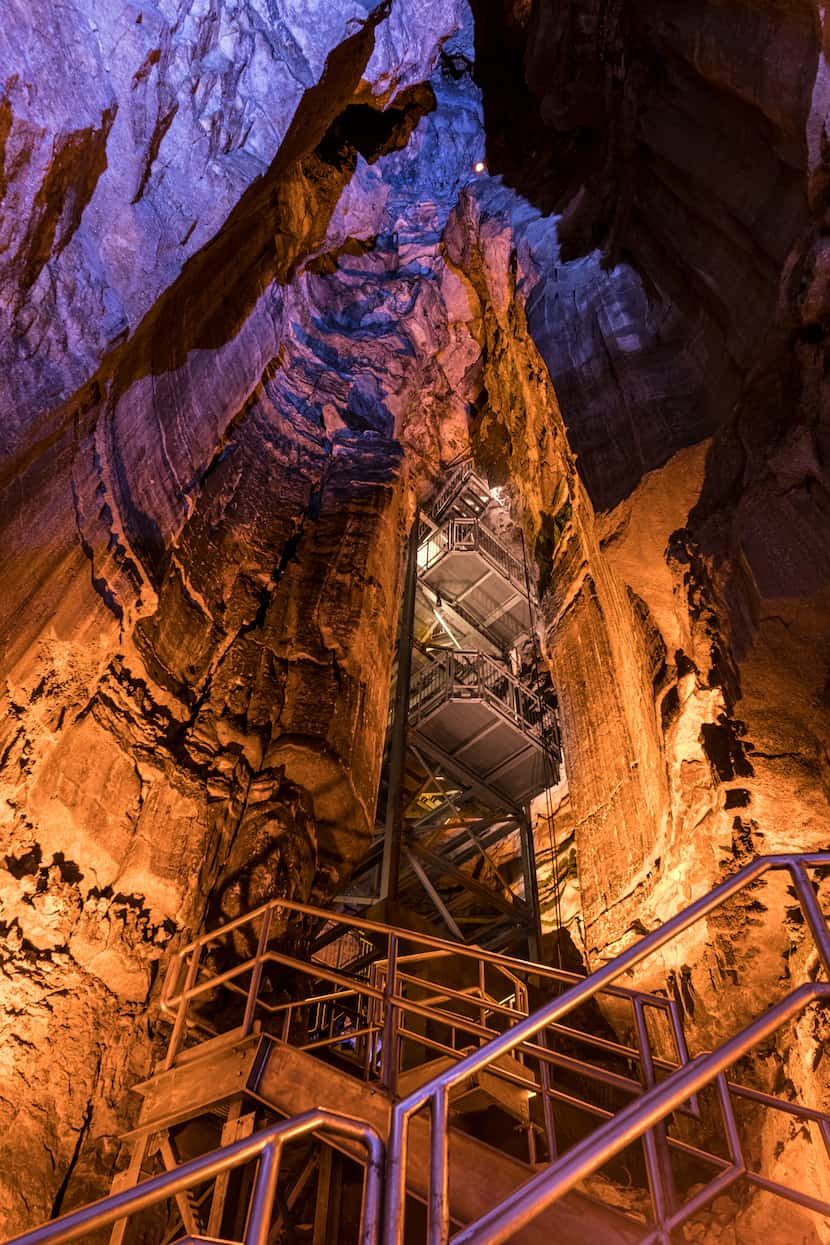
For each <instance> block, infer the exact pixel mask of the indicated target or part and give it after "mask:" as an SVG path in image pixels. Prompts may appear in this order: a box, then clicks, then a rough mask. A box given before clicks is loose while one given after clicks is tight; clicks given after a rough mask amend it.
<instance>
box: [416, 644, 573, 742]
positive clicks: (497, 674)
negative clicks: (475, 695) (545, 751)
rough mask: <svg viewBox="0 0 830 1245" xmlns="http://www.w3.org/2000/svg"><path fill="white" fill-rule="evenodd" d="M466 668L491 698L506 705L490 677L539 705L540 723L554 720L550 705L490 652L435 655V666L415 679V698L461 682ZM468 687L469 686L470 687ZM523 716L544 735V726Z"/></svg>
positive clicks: (445, 652)
mask: <svg viewBox="0 0 830 1245" xmlns="http://www.w3.org/2000/svg"><path fill="white" fill-rule="evenodd" d="M464 669H466V670H472V671H474V672H475V673H476V675H477V676H478V681H479V683H480V684H481V685H483V687H484V690H485V691H487V692H489V693H490V695H491V697H492V698H493V699H494V700H496V701H497V702H499V703H506V696H501V695H498V694H497V693H496V692H495V691H494V690H493V688H492V687H491V686H490V685H489V684H488V683H487V677H488V675H489V677H490V678H491V679H494V680H497V681H500V682H501V681H503V682H504V686H505V692H506V689H507V687H508V686H510V687H512V688H513V691H514V693H515V694H516V696H517V697H523V698H524V701H525V703H532V704H533V705H535V707H536V712H537V713H538V715H539V718H540V722H543V721H544V720H546V719H547V718H553V716H554V709H553V707H552V706H551V705H548V704H546V702H545V701H544V700H543V698H542V697H541V696H540V695H539V693H538V692H534V691H533V690H532V688H530V687H528V686H527V684H526V683H523V682H522V680H521V679H519V678H517V677H516V675H514V674H513V673H512V671H510V670H508V669H507V668H506V667H505V666H503V665H501V664H499V662H497V661H495V660H494V659H493V658H492V657H490V656H488V654H487V653H482V652H479V651H478V650H477V649H445V650H442V651H440V652H437V653H434V654H433V661H432V663H431V664H430V665H429V666H425V667H424V669H423V670H421V671H420V672H419V673H418V674H417V675H416V676H415V678H414V679H413V680H412V689H411V699H412V700H417V697H418V695H419V693H420V692H421V691H422V690H423V688H424V687H426V686H428V685H430V684H434V686H435V688H436V691H438V690H439V688H440V686H441V685H442V683H445V682H447V681H448V680H449V682H458V680H457V679H456V678H455V673H456V671H460V670H464ZM439 672H440V673H439ZM464 686H465V687H467V685H464ZM519 716H520V717H521V718H522V719H523V721H524V722H525V724H526V725H527V728H528V729H529V730H530V731H533V732H537V733H539V734H543V732H542V731H541V728H540V726H539V725H537V724H536V723H533V722H530V720H529V719H527V716H526V714H520V715H519Z"/></svg>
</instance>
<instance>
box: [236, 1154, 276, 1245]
mask: <svg viewBox="0 0 830 1245" xmlns="http://www.w3.org/2000/svg"><path fill="white" fill-rule="evenodd" d="M281 1150H282V1146H281V1144H280V1142H279V1141H273V1142H271V1144H270V1145H269V1146H267V1147H266V1148H265V1149H264V1150H263V1151H262V1155H261V1157H260V1160H259V1169H258V1171H257V1174H256V1181H255V1182H254V1189H253V1193H252V1195H251V1213H250V1214H249V1216H248V1226H247V1228H246V1229H245V1245H268V1234H269V1231H270V1228H271V1211H272V1209H273V1206H274V1197H275V1196H276V1192H277V1178H278V1176H279V1171H280V1152H281Z"/></svg>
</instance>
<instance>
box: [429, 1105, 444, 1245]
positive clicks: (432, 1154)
mask: <svg viewBox="0 0 830 1245" xmlns="http://www.w3.org/2000/svg"><path fill="white" fill-rule="evenodd" d="M448 1104H449V1089H448V1088H447V1086H445V1085H439V1086H438V1087H437V1088H436V1090H435V1092H434V1093H433V1095H432V1097H431V1098H430V1126H431V1135H430V1147H429V1226H428V1235H427V1241H428V1245H446V1242H447V1240H448V1239H449V1232H450V1199H449V1176H450V1174H449V1162H448V1160H449V1137H448V1131H447V1116H448Z"/></svg>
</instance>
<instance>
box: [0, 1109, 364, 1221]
mask: <svg viewBox="0 0 830 1245" xmlns="http://www.w3.org/2000/svg"><path fill="white" fill-rule="evenodd" d="M318 1131H325V1132H328V1133H332V1134H334V1135H336V1136H343V1137H348V1138H349V1139H351V1140H354V1141H359V1142H362V1143H363V1144H364V1145H365V1146H366V1151H367V1173H368V1174H367V1179H369V1180H371V1182H372V1185H373V1187H374V1191H375V1192H374V1194H373V1199H372V1200H374V1201H375V1206H374V1208H373V1209H374V1212H375V1213H376V1212H377V1201H378V1193H379V1182H380V1179H381V1176H382V1170H383V1156H384V1146H383V1142H382V1141H381V1139H380V1137H379V1135H378V1133H377V1131H376V1130H375V1129H374V1128H373V1127H372V1125H371V1124H368V1123H367V1122H366V1121H365V1120H358V1119H354V1118H352V1117H350V1116H345V1115H337V1114H336V1113H335V1112H333V1111H325V1110H320V1109H315V1110H313V1111H307V1112H305V1113H304V1114H303V1115H299V1116H296V1117H295V1118H294V1119H290V1120H284V1121H282V1122H281V1123H279V1124H273V1125H271V1127H270V1128H266V1129H263V1131H262V1132H259V1133H254V1134H253V1136H251V1137H247V1138H243V1139H242V1140H240V1141H235V1142H232V1143H231V1144H230V1145H228V1146H223V1147H222V1149H220V1150H211V1151H210V1152H209V1153H208V1154H204V1155H201V1156H200V1157H199V1158H195V1159H191V1160H190V1162H188V1163H183V1164H181V1166H179V1167H175V1168H173V1169H172V1170H171V1171H166V1172H162V1173H161V1174H160V1175H158V1176H152V1177H150V1179H149V1180H143V1181H142V1182H141V1183H140V1184H138V1185H136V1186H135V1187H134V1188H132V1189H123V1190H121V1192H119V1193H112V1194H110V1196H109V1197H105V1198H101V1199H99V1201H97V1202H92V1203H90V1204H89V1205H88V1206H84V1207H82V1208H81V1209H79V1210H74V1211H70V1212H69V1213H68V1214H66V1215H61V1216H60V1218H59V1219H53V1220H51V1221H50V1222H49V1223H45V1224H43V1225H42V1226H41V1227H39V1228H35V1229H33V1230H32V1231H30V1232H24V1233H23V1234H22V1235H20V1236H15V1237H13V1238H12V1240H10V1241H8V1242H7V1245H47V1243H49V1245H63V1243H64V1242H68V1241H76V1240H78V1238H79V1237H81V1236H85V1235H86V1234H87V1233H88V1232H90V1231H91V1230H92V1229H93V1228H103V1227H106V1225H107V1224H111V1223H117V1222H118V1220H119V1219H124V1218H126V1217H127V1216H128V1215H131V1214H136V1213H137V1212H138V1211H141V1210H146V1209H147V1208H148V1207H150V1206H154V1205H156V1203H158V1202H163V1201H166V1200H167V1199H168V1198H170V1197H173V1196H174V1195H175V1194H177V1193H182V1192H184V1191H185V1190H186V1189H189V1188H192V1186H193V1185H194V1184H200V1183H202V1182H203V1181H207V1180H210V1179H213V1178H214V1177H215V1176H218V1175H220V1174H221V1173H222V1172H225V1171H228V1170H230V1169H231V1168H233V1167H239V1166H241V1165H242V1164H243V1163H248V1162H250V1161H251V1160H252V1159H255V1158H258V1157H260V1156H261V1155H262V1154H264V1152H265V1151H266V1150H269V1149H271V1148H273V1147H278V1146H281V1145H284V1144H285V1143H286V1142H288V1141H291V1140H293V1139H295V1138H297V1137H302V1136H305V1135H306V1134H307V1133H312V1132H318ZM271 1195H272V1197H273V1190H272V1191H271ZM266 1209H267V1208H266ZM251 1218H252V1219H253V1218H254V1216H253V1215H252V1216H251ZM261 1218H262V1216H260V1219H261ZM265 1218H266V1226H267V1216H266V1217H265ZM376 1228H377V1224H374V1225H371V1228H370V1234H371V1236H372V1237H373V1238H374V1235H375V1232H376ZM248 1240H252V1237H251V1236H250V1234H249V1233H247V1232H246V1241H248Z"/></svg>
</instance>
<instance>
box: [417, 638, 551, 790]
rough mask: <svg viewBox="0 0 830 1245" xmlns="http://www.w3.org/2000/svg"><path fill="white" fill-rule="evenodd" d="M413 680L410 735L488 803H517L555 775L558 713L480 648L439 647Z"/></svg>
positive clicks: (443, 768)
mask: <svg viewBox="0 0 830 1245" xmlns="http://www.w3.org/2000/svg"><path fill="white" fill-rule="evenodd" d="M434 657H435V659H434V660H433V661H432V662H431V663H430V664H429V665H428V666H427V667H425V668H424V669H422V670H421V671H420V672H419V673H418V674H417V675H416V677H415V678H414V679H413V682H412V687H411V691H410V698H409V728H410V733H411V738H412V742H413V743H416V744H417V745H418V746H419V747H420V748H423V750H424V751H425V753H427V754H429V755H430V756H431V757H432V758H433V759H434V760H436V761H438V762H439V763H440V766H441V768H442V770H443V771H444V772H445V773H447V774H448V776H451V777H453V778H455V779H457V780H458V782H459V783H461V784H462V785H463V786H465V787H467V788H472V789H473V790H475V791H476V793H477V794H478V795H479V796H480V797H481V798H483V799H484V800H485V801H488V802H489V803H491V804H493V803H496V804H498V803H499V802H501V803H502V804H506V805H507V806H508V807H510V808H516V807H521V806H522V805H524V804H526V803H527V802H528V801H529V800H531V799H532V798H533V796H535V795H538V794H539V792H540V791H544V789H545V788H546V787H552V786H555V784H556V782H557V781H558V777H559V742H558V727H557V723H556V714H555V711H554V709H553V707H552V706H551V705H549V704H547V703H546V702H545V701H544V700H543V699H542V698H541V697H540V696H537V695H536V693H535V692H532V691H530V690H529V689H528V688H527V687H525V685H524V684H523V683H521V682H520V681H519V680H518V679H516V678H514V677H513V675H511V674H510V673H509V672H508V671H507V670H506V669H505V667H504V666H502V665H500V664H499V663H497V662H495V661H493V660H492V659H491V658H489V657H487V656H486V655H485V654H484V653H480V652H461V651H446V650H445V651H443V652H441V653H440V655H434Z"/></svg>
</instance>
